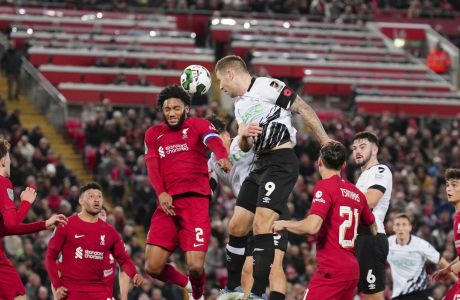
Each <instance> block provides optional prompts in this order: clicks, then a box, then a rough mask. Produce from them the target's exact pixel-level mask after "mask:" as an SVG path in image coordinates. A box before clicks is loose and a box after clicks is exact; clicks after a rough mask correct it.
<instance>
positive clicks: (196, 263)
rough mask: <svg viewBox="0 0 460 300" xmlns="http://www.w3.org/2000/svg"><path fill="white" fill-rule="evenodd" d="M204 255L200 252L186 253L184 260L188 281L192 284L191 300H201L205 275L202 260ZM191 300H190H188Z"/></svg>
mask: <svg viewBox="0 0 460 300" xmlns="http://www.w3.org/2000/svg"><path fill="white" fill-rule="evenodd" d="M205 258H206V253H205V252H201V251H187V252H186V253H185V259H186V261H187V266H188V270H189V279H190V283H191V284H192V296H193V299H202V296H203V292H204V283H205V278H206V274H205V272H204V260H205ZM190 300H192V299H190Z"/></svg>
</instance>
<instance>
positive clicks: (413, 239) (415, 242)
mask: <svg viewBox="0 0 460 300" xmlns="http://www.w3.org/2000/svg"><path fill="white" fill-rule="evenodd" d="M410 238H411V241H410V242H411V243H413V246H414V247H415V248H418V249H420V248H421V247H431V244H430V243H428V242H427V241H425V240H424V239H422V238H420V237H418V236H416V235H413V234H411V236H410Z"/></svg>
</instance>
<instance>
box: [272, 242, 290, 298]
mask: <svg viewBox="0 0 460 300" xmlns="http://www.w3.org/2000/svg"><path fill="white" fill-rule="evenodd" d="M283 258H284V251H281V250H279V249H275V259H274V260H273V265H272V269H271V272H270V299H284V297H285V295H286V275H285V274H284V270H283ZM280 297H281V298H280Z"/></svg>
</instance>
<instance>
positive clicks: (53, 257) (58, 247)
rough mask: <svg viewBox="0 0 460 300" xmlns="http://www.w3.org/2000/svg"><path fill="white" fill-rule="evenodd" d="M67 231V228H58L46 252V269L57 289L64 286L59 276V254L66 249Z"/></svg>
mask: <svg viewBox="0 0 460 300" xmlns="http://www.w3.org/2000/svg"><path fill="white" fill-rule="evenodd" d="M65 231H66V226H59V227H56V229H55V230H54V233H53V236H52V237H51V239H50V241H49V243H48V249H47V250H46V257H45V267H46V270H47V272H48V274H49V276H50V280H51V283H52V284H53V286H54V288H55V289H58V288H59V287H61V286H62V283H61V279H60V278H59V275H58V265H57V259H58V257H59V253H61V251H62V248H63V247H64V243H65Z"/></svg>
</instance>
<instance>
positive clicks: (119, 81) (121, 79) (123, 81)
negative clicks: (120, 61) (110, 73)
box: [112, 73, 129, 85]
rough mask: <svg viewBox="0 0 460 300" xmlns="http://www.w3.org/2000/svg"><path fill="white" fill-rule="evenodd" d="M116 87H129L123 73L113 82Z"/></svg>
mask: <svg viewBox="0 0 460 300" xmlns="http://www.w3.org/2000/svg"><path fill="white" fill-rule="evenodd" d="M112 84H114V85H129V82H128V80H127V79H126V77H125V75H124V74H123V73H120V74H118V75H117V77H116V78H115V79H114V80H113V81H112Z"/></svg>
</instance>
